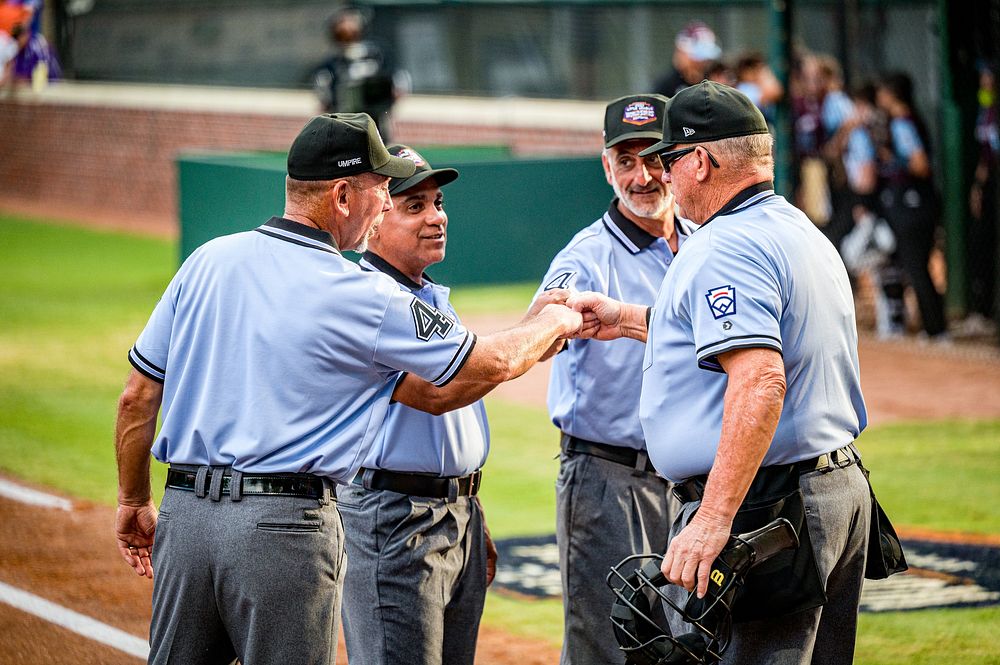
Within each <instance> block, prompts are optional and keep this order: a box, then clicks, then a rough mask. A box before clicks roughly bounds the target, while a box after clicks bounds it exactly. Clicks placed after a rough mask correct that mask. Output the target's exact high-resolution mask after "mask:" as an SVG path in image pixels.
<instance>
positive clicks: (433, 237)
mask: <svg viewBox="0 0 1000 665" xmlns="http://www.w3.org/2000/svg"><path fill="white" fill-rule="evenodd" d="M421 237H422V238H423V239H424V240H444V234H443V233H435V234H434V235H430V236H421Z"/></svg>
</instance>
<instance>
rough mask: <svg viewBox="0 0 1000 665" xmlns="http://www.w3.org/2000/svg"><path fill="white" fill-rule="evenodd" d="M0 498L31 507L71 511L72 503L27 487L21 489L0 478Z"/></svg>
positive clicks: (19, 486)
mask: <svg viewBox="0 0 1000 665" xmlns="http://www.w3.org/2000/svg"><path fill="white" fill-rule="evenodd" d="M0 496H3V497H6V498H8V499H13V500H14V501H20V502H21V503H27V504H29V505H32V506H42V507H44V508H58V509H59V510H73V502H72V501H69V500H68V499H64V498H62V497H59V496H53V495H52V494H46V493H45V492H39V491H38V490H33V489H31V488H29V487H23V486H21V485H17V484H15V483H12V482H10V481H9V480H3V479H2V478H0Z"/></svg>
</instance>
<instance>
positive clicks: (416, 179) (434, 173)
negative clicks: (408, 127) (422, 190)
mask: <svg viewBox="0 0 1000 665" xmlns="http://www.w3.org/2000/svg"><path fill="white" fill-rule="evenodd" d="M388 150H389V154H390V155H392V156H393V157H399V158H401V159H408V160H410V161H411V162H413V164H414V166H416V169H417V170H416V171H414V173H413V175H411V176H409V177H407V178H393V179H392V180H390V181H389V193H390V194H399V193H400V192H405V191H406V190H408V189H410V188H412V187H416V186H417V185H419V184H420V183H422V182H423V181H424V180H427V179H428V178H434V182H436V183H437V186H438V187H443V186H444V185H447V184H448V183H449V182H453V181H455V180H456V179H457V178H458V171H456V170H455V169H434V168H431V165H430V163H429V162H428V161H427V160H426V159H424V158H423V157H422V156H421V155H420V153H419V152H417V151H416V150H414V149H413V148H411V147H409V146H406V145H400V144H396V145H391V146H389V148H388Z"/></svg>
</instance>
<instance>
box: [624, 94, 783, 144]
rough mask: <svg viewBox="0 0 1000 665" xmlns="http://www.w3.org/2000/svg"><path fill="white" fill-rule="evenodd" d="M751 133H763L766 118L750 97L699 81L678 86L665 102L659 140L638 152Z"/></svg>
mask: <svg viewBox="0 0 1000 665" xmlns="http://www.w3.org/2000/svg"><path fill="white" fill-rule="evenodd" d="M751 134H767V122H766V121H765V120H764V115H763V114H762V113H761V112H760V109H758V108H757V107H756V106H754V105H753V102H751V101H750V98H749V97H747V96H746V95H744V94H743V93H742V92H740V91H739V90H737V89H736V88H731V87H729V86H728V85H723V84H722V83H716V82H715V81H702V82H701V83H699V84H698V85H693V86H691V87H690V88H685V89H684V90H681V91H680V92H678V93H677V94H676V95H674V96H673V97H672V98H671V99H670V101H669V102H667V108H666V122H665V123H664V125H663V140H662V141H660V142H659V143H657V144H656V145H653V146H650V147H649V148H646V149H645V150H643V151H642V152H640V153H639V154H640V155H643V156H645V155H651V154H653V153H654V152H656V153H659V152H665V151H668V150H672V149H673V147H674V146H675V145H677V144H678V143H700V142H703V141H706V142H707V141H718V140H719V139H728V138H732V137H734V136H749V135H751Z"/></svg>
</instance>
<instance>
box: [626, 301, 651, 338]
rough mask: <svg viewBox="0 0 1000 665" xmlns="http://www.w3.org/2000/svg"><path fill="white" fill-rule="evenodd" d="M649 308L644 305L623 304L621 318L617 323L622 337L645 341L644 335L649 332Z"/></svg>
mask: <svg viewBox="0 0 1000 665" xmlns="http://www.w3.org/2000/svg"><path fill="white" fill-rule="evenodd" d="M650 309H651V308H650V307H648V306H646V305H632V304H626V305H623V306H622V319H621V322H620V323H619V324H618V327H619V328H620V329H621V334H622V337H628V338H629V339H636V340H639V341H640V342H643V343H645V341H646V337H647V335H648V334H649V329H648V328H649V315H650Z"/></svg>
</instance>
